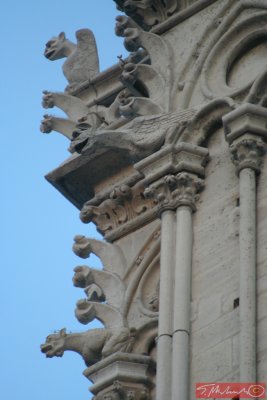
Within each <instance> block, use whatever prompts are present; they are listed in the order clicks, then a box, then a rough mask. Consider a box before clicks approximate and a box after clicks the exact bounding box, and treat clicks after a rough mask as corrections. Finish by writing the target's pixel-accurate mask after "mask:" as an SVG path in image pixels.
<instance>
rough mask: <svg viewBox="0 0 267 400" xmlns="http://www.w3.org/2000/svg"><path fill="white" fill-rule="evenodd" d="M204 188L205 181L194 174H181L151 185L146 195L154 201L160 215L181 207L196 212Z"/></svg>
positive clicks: (167, 177) (166, 177) (169, 176)
mask: <svg viewBox="0 0 267 400" xmlns="http://www.w3.org/2000/svg"><path fill="white" fill-rule="evenodd" d="M203 188H204V181H203V179H200V178H198V177H197V175H195V174H192V173H188V172H179V173H178V174H176V175H166V176H165V177H164V178H161V179H159V180H158V181H157V182H155V183H153V184H152V185H150V186H149V187H148V188H147V189H146V190H145V193H144V194H145V196H146V197H147V198H151V199H153V200H154V202H155V203H156V204H157V207H158V212H159V214H161V213H162V212H163V211H166V210H176V209H177V207H180V206H188V207H190V208H191V209H192V211H195V210H196V201H197V200H198V198H199V193H200V191H201V190H202V189H203Z"/></svg>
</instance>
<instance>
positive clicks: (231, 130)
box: [223, 103, 267, 174]
mask: <svg viewBox="0 0 267 400" xmlns="http://www.w3.org/2000/svg"><path fill="white" fill-rule="evenodd" d="M266 120H267V110H266V109H265V108H263V107H261V106H256V105H253V104H249V103H247V104H243V105H242V106H240V107H239V108H237V109H236V110H234V111H232V112H230V113H229V114H227V115H225V116H224V117H223V125H224V130H225V135H226V140H227V141H228V142H229V144H230V151H231V154H232V159H233V162H234V164H235V165H236V170H237V173H238V174H239V172H240V171H241V170H242V169H244V168H251V169H253V170H255V171H256V172H258V173H259V172H260V167H261V163H262V158H263V155H264V153H265V142H266V141H267V127H266Z"/></svg>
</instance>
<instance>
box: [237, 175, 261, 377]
mask: <svg viewBox="0 0 267 400" xmlns="http://www.w3.org/2000/svg"><path fill="white" fill-rule="evenodd" d="M239 178H240V346H241V347H242V350H243V351H241V352H240V380H241V381H242V382H255V381H256V378H257V377H256V351H257V349H256V317H257V316H256V303H257V292H256V176H255V171H254V170H253V169H252V168H245V169H242V170H241V171H240V175H239Z"/></svg>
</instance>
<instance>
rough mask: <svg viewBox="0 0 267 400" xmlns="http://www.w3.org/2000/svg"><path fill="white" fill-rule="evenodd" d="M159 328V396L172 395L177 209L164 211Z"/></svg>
mask: <svg viewBox="0 0 267 400" xmlns="http://www.w3.org/2000/svg"><path fill="white" fill-rule="evenodd" d="M161 220H162V223H161V253H160V294H159V330H158V342H157V382H156V385H157V390H156V399H157V400H162V399H170V398H171V354H172V310H173V277H174V273H173V270H174V257H175V212H174V211H171V210H166V211H163V213H162V214H161Z"/></svg>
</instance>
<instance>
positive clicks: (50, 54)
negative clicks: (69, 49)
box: [44, 32, 67, 61]
mask: <svg viewBox="0 0 267 400" xmlns="http://www.w3.org/2000/svg"><path fill="white" fill-rule="evenodd" d="M66 41H67V39H66V36H65V33H64V32H61V33H60V34H59V35H58V36H54V37H52V38H51V39H50V40H48V42H47V43H46V45H45V51H44V56H45V57H46V58H48V60H50V61H54V60H58V59H60V58H63V57H66V54H65V44H66Z"/></svg>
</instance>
